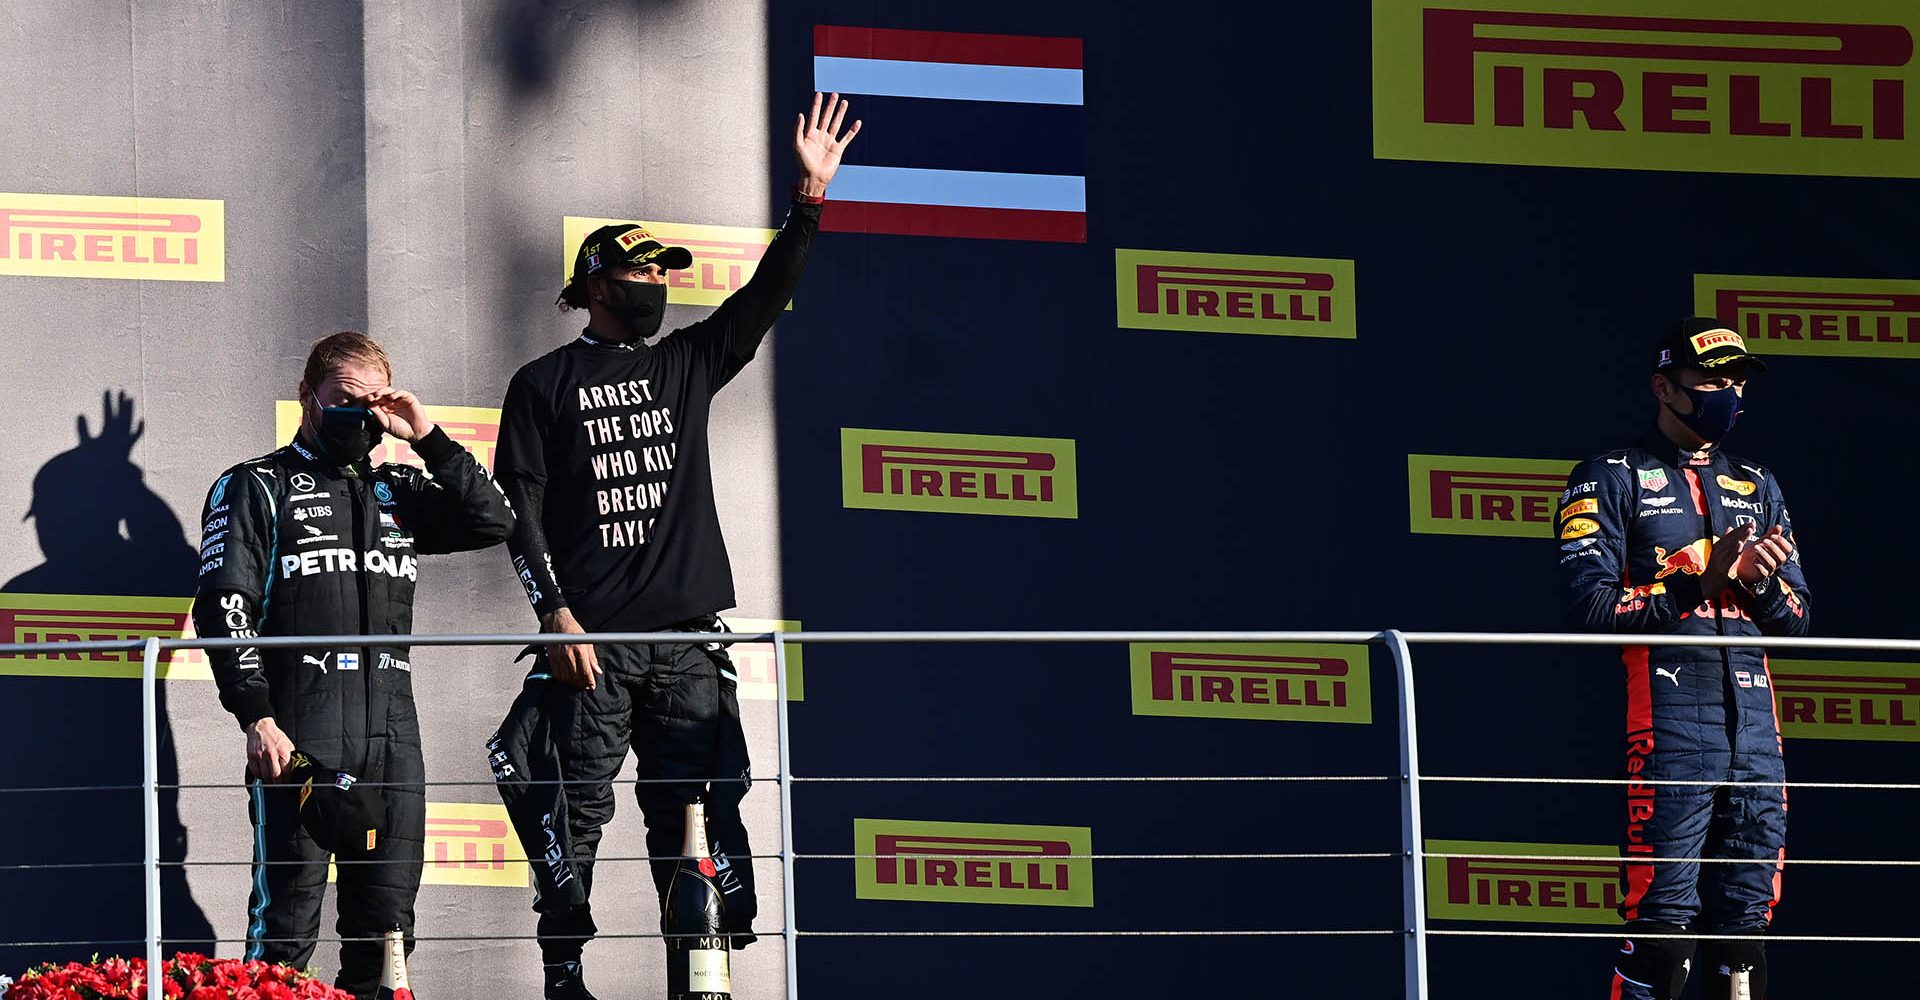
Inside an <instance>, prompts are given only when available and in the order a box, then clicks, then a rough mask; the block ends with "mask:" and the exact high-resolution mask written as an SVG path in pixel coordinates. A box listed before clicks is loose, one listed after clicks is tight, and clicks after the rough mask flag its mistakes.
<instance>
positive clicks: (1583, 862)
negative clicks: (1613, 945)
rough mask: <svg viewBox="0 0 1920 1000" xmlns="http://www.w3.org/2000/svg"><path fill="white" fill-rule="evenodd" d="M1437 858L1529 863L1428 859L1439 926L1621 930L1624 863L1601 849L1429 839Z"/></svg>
mask: <svg viewBox="0 0 1920 1000" xmlns="http://www.w3.org/2000/svg"><path fill="white" fill-rule="evenodd" d="M1427 851H1428V853H1429V854H1435V855H1461V854H1466V855H1476V854H1496V855H1500V854H1512V855H1530V856H1532V857H1528V858H1527V859H1526V860H1507V859H1502V858H1477V857H1429V858H1427V859H1426V883H1427V885H1426V888H1427V915H1428V916H1429V917H1430V918H1432V919H1434V920H1469V921H1476V922H1485V921H1494V922H1500V923H1507V922H1520V923H1546V924H1617V923H1619V922H1620V917H1619V914H1618V911H1617V909H1616V907H1618V906H1619V905H1620V872H1621V865H1620V856H1619V850H1618V849H1617V848H1613V847H1602V846H1599V845H1596V844H1528V843H1514V842H1504V841H1472V840H1429V841H1427Z"/></svg>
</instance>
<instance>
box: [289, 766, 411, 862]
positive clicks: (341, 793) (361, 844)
mask: <svg viewBox="0 0 1920 1000" xmlns="http://www.w3.org/2000/svg"><path fill="white" fill-rule="evenodd" d="M285 780H287V781H289V782H291V783H293V784H297V785H299V786H300V807H299V809H300V827H301V829H303V830H305V831H307V836H309V837H311V838H313V842H314V843H315V844H317V845H319V847H320V849H321V850H323V851H326V852H328V853H330V854H336V855H339V856H341V857H347V858H353V857H365V856H368V855H371V854H373V853H374V852H375V851H376V850H377V849H378V848H379V846H380V837H381V834H382V833H383V832H384V827H385V826H386V822H385V821H386V812H387V808H386V806H387V803H386V798H385V796H383V795H381V794H380V789H378V788H362V789H360V790H359V791H354V790H353V786H354V785H355V784H356V783H357V782H358V781H359V779H358V778H355V777H354V776H353V775H351V774H348V773H347V772H345V771H336V770H333V769H332V768H329V767H327V766H326V765H324V764H322V763H320V762H319V761H317V760H315V759H314V758H313V756H312V755H311V754H308V753H306V752H305V751H302V750H295V751H294V752H293V757H292V759H291V760H289V761H288V762H287V777H286V779H285Z"/></svg>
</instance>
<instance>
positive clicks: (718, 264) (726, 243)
mask: <svg viewBox="0 0 1920 1000" xmlns="http://www.w3.org/2000/svg"><path fill="white" fill-rule="evenodd" d="M612 225H640V226H641V227H642V228H641V229H640V230H638V231H635V232H631V233H626V234H623V235H622V236H621V237H620V238H619V240H618V242H619V243H620V245H621V248H622V249H625V250H631V249H633V248H634V247H635V246H638V245H639V244H641V243H643V242H645V241H647V240H655V241H658V242H660V243H662V244H665V245H667V246H681V247H686V248H687V252H688V253H691V254H692V255H693V266H692V267H688V268H682V269H680V270H676V271H668V272H667V301H668V302H671V303H674V304H676V305H689V306H717V305H719V304H720V303H722V302H724V301H726V299H727V296H729V295H731V294H733V293H734V292H736V291H738V290H739V289H740V287H741V286H742V285H745V284H746V283H747V281H748V279H750V278H752V277H753V272H754V271H755V269H757V268H758V267H759V266H760V258H761V257H762V256H764V255H765V254H766V252H767V244H768V243H771V242H772V241H773V235H774V233H775V232H776V231H777V230H772V229H749V228H742V227H739V226H707V225H696V224H692V223H685V222H648V223H636V222H633V221H632V220H628V219H600V218H590V217H587V216H578V215H569V216H566V217H565V219H563V220H562V223H561V226H560V259H561V264H560V267H561V275H562V277H561V280H562V281H565V280H567V279H568V278H570V277H572V275H573V260H574V254H575V253H576V252H577V251H578V249H579V247H580V244H581V243H582V242H583V241H584V240H585V239H586V238H587V234H588V233H591V232H593V231H594V230H596V229H598V228H600V227H601V226H612ZM787 308H789V309H791V308H793V304H792V303H788V304H787Z"/></svg>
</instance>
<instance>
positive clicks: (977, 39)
mask: <svg viewBox="0 0 1920 1000" xmlns="http://www.w3.org/2000/svg"><path fill="white" fill-rule="evenodd" d="M813 54H814V55H816V56H838V57H841V58H843V59H900V60H906V61H910V62H940V63H974V64H977V65H982V66H1039V67H1045V68H1049V69H1080V68H1081V57H1080V39H1078V38H1046V37H1042V36H1039V35H973V34H967V33H965V32H959V31H901V30H898V29H894V28H854V27H847V26H845V25H837V24H816V25H814V26H813Z"/></svg>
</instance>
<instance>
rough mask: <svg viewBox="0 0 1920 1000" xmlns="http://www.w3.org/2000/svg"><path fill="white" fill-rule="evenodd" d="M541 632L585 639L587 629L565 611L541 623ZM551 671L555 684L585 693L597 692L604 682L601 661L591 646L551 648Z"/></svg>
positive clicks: (545, 618) (549, 651) (550, 615)
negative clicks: (596, 689)
mask: <svg viewBox="0 0 1920 1000" xmlns="http://www.w3.org/2000/svg"><path fill="white" fill-rule="evenodd" d="M540 631H542V632H564V633H567V634H570V635H581V634H584V633H585V632H586V629H583V628H581V627H580V623H579V622H577V621H575V620H574V618H573V612H572V611H570V610H568V609H566V608H561V609H560V610H558V611H553V612H550V613H548V614H547V615H546V616H545V617H543V618H541V619H540ZM547 669H548V670H551V671H553V676H554V679H555V680H557V681H559V682H561V683H562V684H566V685H569V686H571V687H576V688H579V689H580V690H582V691H591V690H593V689H594V687H595V686H596V685H598V684H599V681H600V658H599V657H598V656H595V655H594V652H593V646H592V644H590V643H583V644H581V645H577V646H561V645H553V646H548V647H547Z"/></svg>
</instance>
